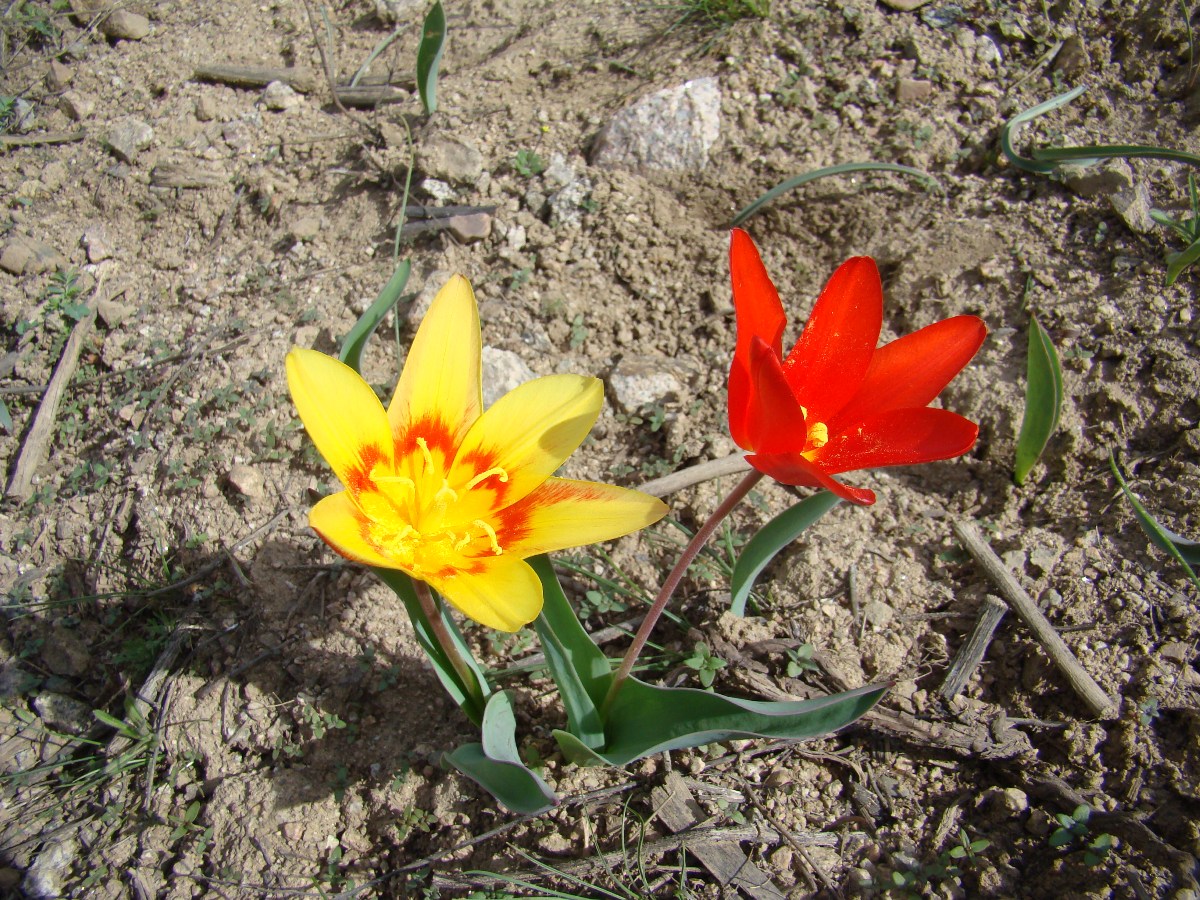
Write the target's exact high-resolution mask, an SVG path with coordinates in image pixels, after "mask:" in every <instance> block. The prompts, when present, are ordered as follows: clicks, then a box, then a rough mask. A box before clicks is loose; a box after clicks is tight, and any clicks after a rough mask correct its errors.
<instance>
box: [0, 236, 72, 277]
mask: <svg viewBox="0 0 1200 900" xmlns="http://www.w3.org/2000/svg"><path fill="white" fill-rule="evenodd" d="M69 265H70V263H68V262H67V258H66V257H65V256H63V255H62V254H61V253H59V252H58V250H56V249H55V248H54V247H51V246H50V245H49V244H46V243H43V242H42V241H37V240H34V239H33V238H29V237H16V238H13V239H12V240H11V241H9V243H8V246H6V247H5V248H4V252H3V253H0V269H3V270H4V271H6V272H11V273H12V274H14V275H40V274H41V273H42V272H49V271H50V270H51V269H65V268H67V267H68V266H69Z"/></svg>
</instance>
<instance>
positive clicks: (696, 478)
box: [638, 453, 750, 497]
mask: <svg viewBox="0 0 1200 900" xmlns="http://www.w3.org/2000/svg"><path fill="white" fill-rule="evenodd" d="M748 471H750V463H748V462H746V455H745V454H744V453H735V454H733V455H732V456H723V457H721V458H720V459H710V460H708V462H702V463H700V464H699V465H695V466H691V467H689V468H687V469H680V470H679V471H678V472H672V473H671V474H670V475H664V476H663V477H662V478H654V479H652V480H650V481H647V482H646V483H645V484H643V485H639V486H638V490H639V491H641V492H642V493H643V494H650V495H651V496H652V497H665V496H667V494H673V493H675V492H676V491H681V490H683V489H684V488H685V487H691V486H692V485H693V484H699V483H700V482H702V481H709V480H711V479H713V478H720V477H721V476H722V475H736V474H738V473H739V472H748Z"/></svg>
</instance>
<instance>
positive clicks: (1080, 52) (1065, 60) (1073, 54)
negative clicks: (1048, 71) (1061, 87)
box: [1051, 34, 1088, 78]
mask: <svg viewBox="0 0 1200 900" xmlns="http://www.w3.org/2000/svg"><path fill="white" fill-rule="evenodd" d="M1051 68H1052V69H1053V70H1054V71H1055V72H1061V73H1062V74H1063V75H1065V76H1066V77H1067V78H1075V77H1076V76H1078V75H1081V74H1082V73H1084V72H1086V71H1087V68H1088V52H1087V47H1085V46H1084V44H1083V38H1081V37H1080V36H1079V35H1077V34H1072V35H1070V36H1069V37H1067V38H1065V39H1064V40H1063V43H1062V47H1060V48H1059V50H1058V53H1057V54H1056V55H1055V57H1054V64H1053V66H1052V67H1051Z"/></svg>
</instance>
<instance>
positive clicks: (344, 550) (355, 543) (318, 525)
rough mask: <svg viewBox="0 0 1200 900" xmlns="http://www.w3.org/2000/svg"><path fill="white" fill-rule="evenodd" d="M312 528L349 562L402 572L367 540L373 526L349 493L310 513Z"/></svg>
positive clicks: (332, 496) (324, 501)
mask: <svg viewBox="0 0 1200 900" xmlns="http://www.w3.org/2000/svg"><path fill="white" fill-rule="evenodd" d="M308 524H309V525H311V526H312V529H313V531H315V532H316V533H317V534H319V535H320V536H321V539H322V540H323V541H325V543H327V544H328V545H329V546H330V547H332V548H333V549H334V550H336V551H337V552H338V553H340V554H341V555H342V556H344V557H346V558H347V559H352V560H354V561H355V562H360V563H365V564H366V565H368V566H382V567H383V568H385V569H395V568H399V567H398V566H397V565H396V564H395V563H394V562H393V561H392V560H391V559H389V558H388V557H387V556H385V555H384V554H382V553H380V552H379V550H378V549H376V547H375V545H374V544H372V543H370V542H369V541H368V540H367V538H366V535H367V528H368V526H369V524H370V523H369V522H368V520H367V518H366V516H364V515H363V513H362V511H361V510H360V509H359V508H358V506H356V505H355V503H354V501H353V500H351V499H350V495H349V494H348V493H347V492H346V491H339V492H338V493H336V494H330V495H329V496H328V497H325V498H323V499H321V500H319V501H318V502H317V505H316V506H314V507H313V508H312V509H311V510H309V512H308Z"/></svg>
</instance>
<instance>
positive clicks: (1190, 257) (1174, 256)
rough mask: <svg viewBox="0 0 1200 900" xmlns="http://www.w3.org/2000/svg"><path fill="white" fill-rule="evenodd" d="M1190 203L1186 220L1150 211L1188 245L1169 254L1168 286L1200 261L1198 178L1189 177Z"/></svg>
mask: <svg viewBox="0 0 1200 900" xmlns="http://www.w3.org/2000/svg"><path fill="white" fill-rule="evenodd" d="M1188 201H1189V205H1190V206H1191V208H1192V214H1191V215H1190V216H1188V217H1186V218H1184V219H1173V218H1172V217H1171V216H1169V215H1167V214H1166V213H1165V212H1163V211H1162V210H1161V209H1152V210H1150V218H1152V219H1153V220H1154V221H1155V222H1157V223H1158V224H1159V225H1164V226H1166V227H1167V228H1170V229H1171V230H1172V231H1174V232H1175V233H1176V234H1177V235H1179V236H1180V237H1181V238H1182V239H1183V242H1184V244H1185V245H1186V246H1185V247H1184V248H1183V249H1182V250H1180V251H1178V252H1177V253H1168V254H1167V259H1166V263H1167V286H1168V287H1170V286H1171V285H1173V284H1174V283H1175V280H1176V279H1177V278H1178V277H1179V276H1180V275H1181V274H1182V273H1183V271H1184V269H1187V268H1188V267H1189V266H1191V265H1192V263H1194V262H1195V261H1196V260H1198V259H1200V192H1197V190H1196V176H1195V175H1192V174H1189V175H1188Z"/></svg>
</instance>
